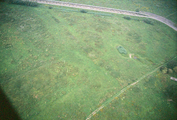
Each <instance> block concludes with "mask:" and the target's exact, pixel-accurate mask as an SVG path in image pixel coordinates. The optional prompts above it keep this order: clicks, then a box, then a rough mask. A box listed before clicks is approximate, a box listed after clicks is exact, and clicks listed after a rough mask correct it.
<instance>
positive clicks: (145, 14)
mask: <svg viewBox="0 0 177 120" xmlns="http://www.w3.org/2000/svg"><path fill="white" fill-rule="evenodd" d="M29 1H34V0H29ZM36 2H37V3H41V4H50V5H58V6H65V7H72V8H81V9H87V10H94V11H102V12H109V13H116V14H125V15H131V16H138V17H147V18H152V19H155V20H157V21H160V22H162V23H164V24H166V25H168V26H169V27H171V28H172V29H174V30H175V31H177V25H175V23H173V22H172V21H170V20H168V19H166V18H164V17H162V16H159V15H156V14H153V13H149V12H143V11H140V12H133V11H126V10H119V9H114V8H107V7H99V6H92V5H84V4H77V3H70V2H62V1H46V0H36Z"/></svg>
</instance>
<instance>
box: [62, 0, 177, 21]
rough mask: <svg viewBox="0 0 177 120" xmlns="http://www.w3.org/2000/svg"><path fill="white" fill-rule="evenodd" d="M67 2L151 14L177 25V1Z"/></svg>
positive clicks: (88, 0)
mask: <svg viewBox="0 0 177 120" xmlns="http://www.w3.org/2000/svg"><path fill="white" fill-rule="evenodd" d="M62 1H65V2H74V3H80V4H87V5H95V6H102V7H109V8H117V9H121V10H130V11H136V12H138V9H139V10H140V11H146V12H151V13H154V14H157V15H160V16H163V17H165V18H168V19H170V20H172V21H173V22H174V23H177V12H176V8H177V1H176V0H160V1H159V0H121V1H119V0H108V1H105V0H62Z"/></svg>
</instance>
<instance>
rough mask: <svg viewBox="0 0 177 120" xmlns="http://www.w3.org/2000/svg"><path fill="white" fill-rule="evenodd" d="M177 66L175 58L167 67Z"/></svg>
mask: <svg viewBox="0 0 177 120" xmlns="http://www.w3.org/2000/svg"><path fill="white" fill-rule="evenodd" d="M176 66H177V61H175V60H172V61H170V62H169V63H167V68H169V69H173V68H174V67H176Z"/></svg>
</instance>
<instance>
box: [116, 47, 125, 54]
mask: <svg viewBox="0 0 177 120" xmlns="http://www.w3.org/2000/svg"><path fill="white" fill-rule="evenodd" d="M117 50H118V51H119V53H120V54H127V51H126V50H125V48H124V47H122V46H118V47H117Z"/></svg>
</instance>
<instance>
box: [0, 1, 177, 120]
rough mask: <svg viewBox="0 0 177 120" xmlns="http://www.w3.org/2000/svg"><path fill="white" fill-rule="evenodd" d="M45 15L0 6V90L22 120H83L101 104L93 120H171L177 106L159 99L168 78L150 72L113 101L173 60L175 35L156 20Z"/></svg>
mask: <svg viewBox="0 0 177 120" xmlns="http://www.w3.org/2000/svg"><path fill="white" fill-rule="evenodd" d="M48 7H49V5H40V6H39V7H27V6H20V5H11V4H5V3H2V4H1V6H0V8H1V9H0V13H1V16H3V17H0V18H1V19H0V25H1V27H0V31H1V33H0V37H1V39H2V40H1V41H0V42H1V43H0V52H1V56H2V57H1V59H0V60H1V67H0V77H1V80H0V84H1V87H2V88H3V90H4V91H5V93H6V95H7V96H8V97H9V99H10V101H11V102H12V104H13V105H14V106H15V108H16V110H17V111H18V113H19V114H20V115H21V117H22V119H47V120H49V119H66V120H68V119H86V118H87V117H88V116H89V115H90V114H91V113H92V112H93V111H94V110H95V109H97V108H98V107H100V105H104V104H106V107H105V108H104V109H103V110H100V111H99V112H98V113H97V114H96V115H95V116H93V119H115V118H120V119H138V118H142V117H144V119H151V118H157V119H158V118H159V116H161V117H164V118H166V117H168V114H164V113H165V111H171V112H169V113H170V114H171V117H172V118H173V117H174V118H175V110H176V108H174V105H175V104H176V99H174V98H173V97H174V96H172V97H169V96H168V97H163V94H164V93H163V92H164V91H163V90H164V89H166V88H167V87H168V86H171V85H172V81H170V80H169V77H170V75H168V74H162V73H160V72H159V71H157V72H156V71H155V72H154V73H152V75H151V77H150V76H148V77H145V78H144V79H142V81H141V82H139V83H138V84H136V85H135V86H132V87H130V88H128V89H127V91H125V92H124V93H123V94H120V96H118V97H115V98H114V96H117V94H118V93H119V92H120V91H121V90H122V89H123V88H126V87H127V86H128V85H130V84H132V83H133V82H136V81H137V80H138V79H140V78H141V77H143V76H146V75H147V74H148V73H149V72H152V71H153V70H154V69H156V68H157V67H159V66H160V65H162V64H165V63H166V62H168V61H169V60H171V59H172V58H174V57H175V56H176V53H177V52H176V46H177V41H176V31H174V30H173V29H171V28H169V27H168V26H166V25H164V24H162V23H160V22H158V21H155V20H151V21H152V22H153V24H154V25H149V24H146V23H144V22H143V20H144V18H138V17H131V18H133V20H125V19H124V18H123V17H124V15H115V14H109V13H101V12H94V11H88V13H81V12H80V10H79V9H72V8H67V7H57V6H53V7H52V9H48ZM100 14H101V15H100ZM137 19H138V20H139V21H138V20H137ZM119 45H121V46H123V47H124V48H125V49H126V51H127V53H128V54H134V56H135V57H136V59H134V58H129V56H128V54H127V55H121V54H120V53H119V52H118V50H117V48H116V47H117V46H119ZM173 76H174V77H175V76H176V74H175V73H174V74H173ZM162 78H163V81H162ZM149 79H150V80H149ZM151 79H152V80H153V81H152V80H151ZM154 81H155V82H154ZM165 82H166V84H165ZM173 83H174V82H173ZM174 89H175V87H174ZM154 91H155V93H156V94H151V93H153V92H154ZM157 93H158V94H157ZM149 98H152V99H151V100H152V101H153V102H150V100H148V99H149ZM113 99H115V100H113ZM159 99H160V100H159ZM167 99H173V101H174V102H167ZM112 100H113V101H112ZM161 100H162V101H161ZM132 104H133V105H132ZM154 104H156V105H155V108H153V107H154ZM113 107H114V108H113ZM136 111H137V112H138V113H137V112H136ZM149 111H150V112H149ZM118 113H120V114H118ZM136 114H137V115H136ZM111 116H112V117H111Z"/></svg>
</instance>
